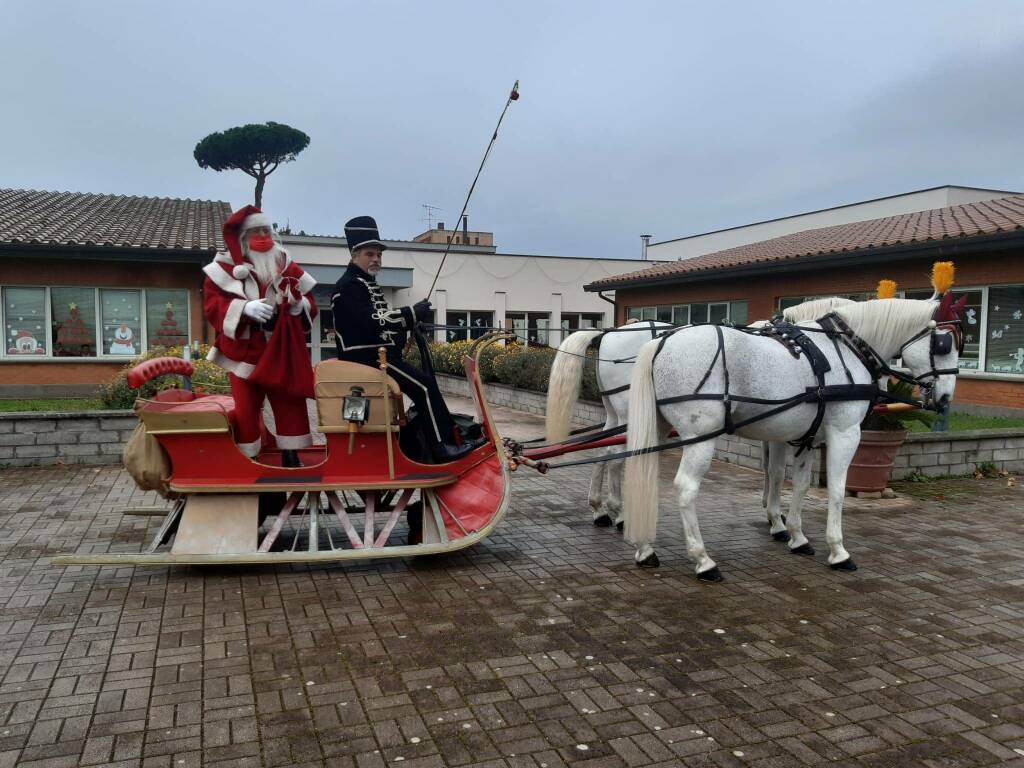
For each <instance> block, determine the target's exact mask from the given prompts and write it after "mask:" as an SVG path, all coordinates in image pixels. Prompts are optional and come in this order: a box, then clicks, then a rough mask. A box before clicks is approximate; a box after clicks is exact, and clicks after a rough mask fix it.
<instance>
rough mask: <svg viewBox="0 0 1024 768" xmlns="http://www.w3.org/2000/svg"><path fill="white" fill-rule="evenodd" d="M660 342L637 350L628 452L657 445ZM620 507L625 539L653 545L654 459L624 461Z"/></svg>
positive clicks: (647, 455) (646, 455)
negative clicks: (656, 379)
mask: <svg viewBox="0 0 1024 768" xmlns="http://www.w3.org/2000/svg"><path fill="white" fill-rule="evenodd" d="M660 346H661V340H659V339H655V340H654V341H649V342H647V343H646V344H644V345H643V346H642V347H641V348H640V352H639V353H638V354H637V356H636V363H635V364H634V366H633V376H632V378H631V379H630V383H629V429H628V431H627V433H626V447H627V448H628V449H629V450H631V451H636V450H640V449H643V448H650V447H652V446H654V445H656V444H657V442H658V402H657V400H656V398H655V394H654V375H653V374H654V357H655V355H657V353H658V349H659V348H660ZM622 507H623V511H624V514H625V518H626V529H625V535H626V538H627V539H628V540H629V541H630V542H632V543H633V544H635V545H636V546H638V547H640V546H642V545H644V544H651V543H653V542H654V537H655V535H656V534H657V532H658V456H657V454H655V453H643V454H640V455H639V456H631V457H629V458H628V459H626V469H625V472H624V473H623V485H622Z"/></svg>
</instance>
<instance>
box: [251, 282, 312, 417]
mask: <svg viewBox="0 0 1024 768" xmlns="http://www.w3.org/2000/svg"><path fill="white" fill-rule="evenodd" d="M282 298H284V295H282ZM249 381H251V382H253V383H254V384H258V385H259V386H261V387H262V388H263V389H264V390H266V391H269V392H280V393H282V394H286V395H291V396H292V397H305V398H311V397H313V366H312V365H311V364H310V361H309V351H308V350H307V349H306V330H305V328H303V325H302V316H301V315H293V314H291V312H289V311H288V303H287V302H286V301H282V302H281V303H280V304H279V305H278V312H277V322H276V323H275V324H274V331H273V333H271V334H270V341H268V342H267V348H266V349H265V350H264V351H263V354H262V355H261V356H260V361H259V362H258V363H256V368H255V370H253V372H252V373H251V374H250V375H249Z"/></svg>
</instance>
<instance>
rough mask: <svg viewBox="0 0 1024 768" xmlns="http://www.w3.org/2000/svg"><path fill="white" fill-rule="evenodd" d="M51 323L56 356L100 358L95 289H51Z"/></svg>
mask: <svg viewBox="0 0 1024 768" xmlns="http://www.w3.org/2000/svg"><path fill="white" fill-rule="evenodd" d="M50 322H51V324H52V326H53V354H54V355H56V356H57V357H95V356H96V289H95V288H51V289H50Z"/></svg>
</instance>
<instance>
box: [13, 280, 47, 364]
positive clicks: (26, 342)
mask: <svg viewBox="0 0 1024 768" xmlns="http://www.w3.org/2000/svg"><path fill="white" fill-rule="evenodd" d="M4 332H5V333H4V337H5V339H6V342H7V344H6V347H7V354H8V355H11V356H15V355H17V356H19V357H21V356H25V357H38V356H40V355H45V354H46V352H47V345H46V337H47V333H46V289H45V288H4Z"/></svg>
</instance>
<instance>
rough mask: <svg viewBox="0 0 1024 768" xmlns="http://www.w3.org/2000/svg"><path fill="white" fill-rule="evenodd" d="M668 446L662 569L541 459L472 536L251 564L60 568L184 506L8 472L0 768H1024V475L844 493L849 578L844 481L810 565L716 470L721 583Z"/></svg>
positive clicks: (133, 537)
mask: <svg viewBox="0 0 1024 768" xmlns="http://www.w3.org/2000/svg"><path fill="white" fill-rule="evenodd" d="M503 418H505V419H506V421H505V424H507V425H508V428H509V429H512V428H513V427H515V428H522V429H524V430H527V427H530V428H532V425H535V424H536V423H537V420H536V419H535V418H533V417H529V416H523V415H512V416H509V415H508V414H507V413H506V414H503ZM113 428H114V427H110V426H109V425H106V424H104V429H113ZM117 428H118V429H120V427H117ZM527 431H528V430H527ZM14 434H17V435H22V434H24V435H25V437H27V438H31V437H32V435H30V434H25V433H13V432H11V433H9V435H14ZM43 434H45V433H43ZM12 447H13V446H12ZM926 455H927V454H923V453H921V454H918V457H923V456H926ZM26 458H28V457H26ZM83 458H96V456H86V457H83ZM751 458H756V456H751ZM660 461H661V467H662V472H661V485H660V488H659V494H660V499H661V510H662V515H661V521H660V526H661V529H660V531H659V544H658V551H659V556H660V558H661V561H662V565H661V567H660V568H659V569H657V570H645V569H638V568H636V567H635V566H634V565H633V563H632V547H630V546H629V545H628V544H627V543H625V542H624V541H623V539H622V536H621V534H620V533H618V532H617V531H616V530H615V529H614V528H613V529H601V528H594V527H593V526H592V525H591V523H590V512H589V508H588V507H587V503H586V499H587V488H588V485H589V472H588V470H587V468H575V469H569V470H553V471H552V472H551V473H549V474H548V475H546V476H541V475H536V474H530V473H529V472H528V471H527V470H525V469H521V470H520V471H519V472H517V473H516V474H515V475H514V476H513V497H512V504H511V507H510V509H509V512H508V514H507V516H506V518H505V519H504V520H503V521H502V522H501V523H500V524H499V525H498V526H497V527H496V528H495V530H494V531H493V533H492V534H491V536H490V537H489V538H488V539H487V540H486V541H484V542H481V543H480V544H478V545H476V546H474V547H472V548H470V549H468V550H463V551H461V552H457V553H452V554H450V555H445V556H440V557H434V558H430V559H422V558H416V559H408V560H388V561H375V562H368V563H364V564H354V565H350V566H316V567H309V568H307V567H303V566H291V567H279V568H249V569H241V568H240V569H231V568H209V569H195V568H117V567H104V568H84V567H74V568H71V567H69V568H58V567H55V566H53V565H51V563H50V558H52V556H53V555H55V554H56V553H58V552H65V551H73V550H78V551H105V550H107V549H117V550H120V551H126V550H132V549H135V550H137V549H139V548H140V547H142V546H143V545H144V543H145V542H146V541H147V540H148V538H149V537H151V536H152V534H153V533H154V532H155V530H156V527H157V526H158V525H159V522H160V521H159V518H149V517H123V518H122V517H120V516H118V515H117V514H116V513H115V512H114V509H116V508H117V507H123V506H157V505H159V504H162V502H161V501H160V500H159V499H158V498H157V497H156V496H155V495H153V494H147V493H142V492H140V491H138V490H137V489H136V488H135V486H134V484H133V483H132V481H131V479H130V478H128V476H127V475H126V474H125V473H124V472H123V471H122V470H120V469H119V468H117V467H90V466H69V467H54V468H35V469H31V468H27V469H7V470H3V471H0V556H2V563H0V660H2V661H3V662H4V663H3V665H2V666H0V767H3V766H7V765H35V766H48V768H53V767H54V766H61V765H68V766H93V765H115V766H120V765H125V766H128V765H131V766H162V767H164V768H177V766H179V765H180V766H185V767H186V768H188V766H200V765H223V766H231V768H245V766H250V765H252V766H257V765H259V766H306V765H309V766H325V765H327V766H344V767H345V768H360V767H363V766H365V767H366V768H376V767H377V766H380V767H381V768H383V766H392V765H406V766H410V767H415V768H430V767H432V766H459V767H460V768H462V767H463V766H465V767H469V766H488V767H491V766H494V768H497V767H498V766H502V768H526V766H530V768H538V766H540V765H541V764H542V763H544V764H546V765H548V766H549V767H550V768H556V766H565V765H572V766H575V767H576V768H579V767H584V768H599V767H600V766H630V768H633V767H635V768H654V767H655V766H657V767H659V768H660V767H662V766H665V767H666V768H667V767H668V766H672V767H673V768H675V767H676V766H688V765H695V766H696V765H700V766H738V765H755V766H761V767H762V768H769V767H772V766H790V765H820V764H825V763H829V764H835V765H842V766H847V765H849V766H900V765H913V766H949V765H964V766H967V765H1000V764H1007V765H1011V764H1013V763H1012V761H1013V760H1020V759H1021V756H1020V755H1019V753H1017V752H1015V751H1014V750H1015V749H1021V748H1024V728H1022V727H1021V725H1020V724H1021V723H1022V722H1024V706H1022V705H1021V704H1020V702H1021V701H1024V665H1022V664H1021V662H1020V659H1021V658H1024V601H1022V598H1021V594H1022V593H1021V587H1024V578H1022V576H1021V573H1022V572H1024V569H1022V565H1024V541H1022V537H1021V536H1020V534H1019V530H1020V522H1019V521H1020V518H1019V514H1020V513H1019V511H1018V510H1019V509H1021V508H1022V506H1024V504H1022V502H1024V498H1022V491H1021V490H1020V488H1019V487H1018V486H1016V485H1015V486H1013V487H1007V484H1006V481H1005V479H1000V478H997V479H992V480H973V479H956V480H944V481H938V482H932V483H897V484H895V487H896V490H897V493H898V498H896V499H891V500H889V499H878V500H871V501H858V500H855V499H847V502H846V509H845V514H844V521H843V522H844V533H845V537H846V538H845V544H846V547H847V548H848V549H849V550H850V552H851V554H852V555H853V557H854V558H855V559H856V561H857V563H858V565H859V566H860V570H859V571H857V572H856V573H840V572H834V571H831V570H830V569H829V568H828V567H827V564H826V561H825V557H826V554H827V545H826V544H825V540H824V514H823V513H824V496H823V495H817V494H815V493H812V494H811V495H810V496H809V498H808V500H807V509H806V510H805V516H804V521H805V522H804V525H805V530H806V532H807V534H808V536H809V537H810V538H811V539H812V541H813V542H814V544H815V546H816V547H817V549H818V554H817V555H816V556H815V557H813V558H802V557H793V556H792V555H790V554H789V553H788V550H787V548H786V547H785V545H783V544H779V543H776V542H773V541H772V540H771V539H770V537H768V536H767V532H766V528H765V525H764V521H763V512H762V511H761V506H760V494H761V482H762V478H761V475H759V474H757V473H755V472H750V471H747V470H744V469H742V468H738V467H736V466H735V465H729V464H723V463H717V462H716V463H715V464H713V466H712V469H711V471H710V473H709V475H708V477H707V479H706V480H705V483H704V487H703V493H702V495H701V497H700V500H699V502H698V503H699V512H700V523H701V530H702V534H703V537H704V539H705V542H706V544H707V546H708V550H709V553H710V554H711V555H712V557H714V558H715V559H716V561H717V562H718V564H719V567H720V568H721V569H722V572H723V574H724V575H725V577H726V579H727V580H726V581H725V582H723V583H721V584H714V585H705V584H700V583H698V582H697V581H696V579H695V578H694V576H693V569H692V564H691V562H690V560H689V558H688V556H687V553H686V546H685V542H684V540H683V537H682V530H681V523H680V519H679V515H678V512H677V511H676V509H675V508H674V502H673V497H674V491H673V489H672V486H671V477H672V474H673V470H674V465H675V463H676V462H677V461H678V454H671V455H665V456H663V457H662V458H661V459H660ZM569 598H572V600H569ZM715 630H722V631H721V632H716V631H715ZM307 683H312V685H307ZM993 716H994V717H993ZM740 753H741V754H740ZM399 757H402V758H403V760H397V758H399Z"/></svg>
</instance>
